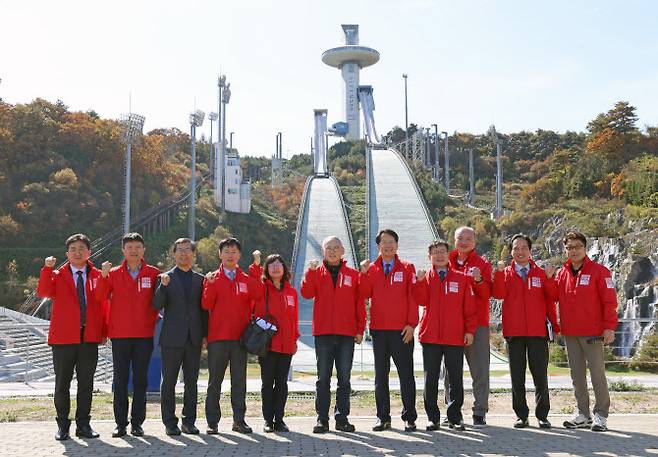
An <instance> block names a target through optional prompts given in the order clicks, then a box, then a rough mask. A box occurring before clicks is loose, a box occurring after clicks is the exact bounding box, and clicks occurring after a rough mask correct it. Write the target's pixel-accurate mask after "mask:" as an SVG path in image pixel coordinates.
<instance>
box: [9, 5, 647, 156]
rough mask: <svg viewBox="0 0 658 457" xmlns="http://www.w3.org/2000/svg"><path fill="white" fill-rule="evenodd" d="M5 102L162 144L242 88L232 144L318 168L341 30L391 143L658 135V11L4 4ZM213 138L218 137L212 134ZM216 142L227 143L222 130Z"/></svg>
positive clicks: (232, 115)
mask: <svg viewBox="0 0 658 457" xmlns="http://www.w3.org/2000/svg"><path fill="white" fill-rule="evenodd" d="M0 22H1V23H0V78H2V83H1V84H0V97H2V98H3V99H4V100H5V101H7V102H10V103H23V102H28V101H30V100H32V99H34V98H36V97H43V98H46V99H49V100H56V99H58V98H59V99H62V100H63V101H64V102H65V103H66V104H68V105H69V106H70V107H71V108H72V109H76V110H77V109H79V110H86V109H89V108H93V109H94V110H96V111H97V112H98V113H99V114H100V115H101V116H103V117H110V118H115V117H118V116H119V114H120V113H122V112H125V111H127V109H128V93H129V92H130V93H132V107H133V111H135V112H137V113H140V114H143V115H145V116H146V126H145V128H146V130H150V129H153V128H158V127H173V126H176V127H178V128H180V129H183V130H185V131H187V130H188V129H189V124H188V123H187V122H188V121H187V119H188V113H189V112H190V111H191V110H192V109H193V108H194V103H195V100H196V106H197V107H198V108H199V109H202V110H204V111H206V112H208V111H210V110H216V97H217V85H216V77H217V74H218V73H219V72H220V71H221V72H223V73H226V74H227V77H228V80H229V81H230V82H231V84H232V85H231V88H232V98H231V102H230V105H229V111H228V114H229V117H228V130H229V131H235V137H234V143H235V144H234V145H235V146H236V147H238V148H239V150H240V152H241V153H243V154H245V153H246V154H250V155H268V156H269V155H271V154H272V153H273V152H274V151H273V150H274V137H275V134H276V132H277V131H282V132H283V134H284V136H283V140H284V154H285V155H288V156H289V155H291V154H292V153H297V152H306V151H308V148H309V141H310V137H311V136H312V134H313V132H312V129H313V109H314V108H327V109H329V123H330V124H331V123H333V122H336V121H339V120H343V113H342V88H341V78H340V74H339V71H338V70H335V69H333V68H330V67H327V66H325V65H324V64H323V63H322V62H321V60H320V56H321V54H322V52H323V51H324V50H326V49H328V48H330V47H334V46H338V45H340V44H342V36H341V35H342V32H341V28H340V24H341V23H358V24H359V25H360V38H361V44H363V45H366V46H371V47H373V48H375V49H377V50H378V51H379V52H380V53H381V60H380V62H379V63H378V64H376V65H375V66H373V67H370V68H367V69H365V70H363V71H362V72H361V82H362V84H372V85H373V86H374V95H375V103H376V111H375V117H376V123H377V128H378V130H379V131H380V133H386V132H387V131H388V130H389V129H390V128H391V127H392V126H394V125H396V124H397V125H403V124H404V111H403V106H404V105H403V100H404V98H403V80H402V73H408V74H409V112H410V114H409V117H410V122H415V123H418V124H421V125H426V126H429V125H430V124H432V123H438V124H439V127H440V129H441V130H448V131H450V132H453V131H455V130H458V131H468V132H473V133H479V132H484V131H485V130H486V129H487V127H488V126H489V125H490V124H491V123H492V122H495V124H496V127H497V129H498V130H499V131H501V132H514V131H520V130H535V129H537V128H543V129H553V130H557V131H564V130H584V128H585V126H586V124H587V122H588V121H589V120H591V119H592V118H593V117H594V116H595V115H596V114H597V113H599V112H602V111H605V110H607V109H609V108H610V107H611V106H612V105H613V104H614V103H615V102H616V101H618V100H628V101H629V102H630V103H631V104H633V105H634V106H636V107H637V108H638V114H639V116H640V126H644V125H656V124H658V91H657V90H656V82H657V81H658V27H656V24H658V3H655V2H653V1H650V0H646V1H632V0H628V1H623V2H622V1H593V0H592V1H575V0H572V1H565V0H554V1H550V2H535V1H485V0H481V1H443V0H442V1H438V0H437V1H434V0H409V1H402V0H400V1H389V0H379V1H358V0H352V1H344V0H334V1H316V0H304V1H302V0H299V1H292V0H291V1H288V0H278V1H275V0H258V1H249V0H239V1H228V0H222V1H219V0H216V1H192V0H187V1H177V2H173V1H157V2H156V1H137V0H132V1H129V0H115V1H112V2H109V1H100V0H99V1H80V0H78V1H63V2H55V1H46V0H44V1H34V0H21V1H20V2H19V1H8V0H0ZM200 131H201V132H205V133H206V134H207V133H208V131H209V124H208V121H206V122H205V123H204V125H203V127H202V128H201V130H200ZM214 131H215V132H216V129H214Z"/></svg>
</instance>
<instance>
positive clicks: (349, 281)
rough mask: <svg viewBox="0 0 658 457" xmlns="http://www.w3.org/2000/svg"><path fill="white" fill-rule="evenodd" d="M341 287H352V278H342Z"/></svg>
mask: <svg viewBox="0 0 658 457" xmlns="http://www.w3.org/2000/svg"><path fill="white" fill-rule="evenodd" d="M343 285H344V286H346V287H352V277H351V276H343Z"/></svg>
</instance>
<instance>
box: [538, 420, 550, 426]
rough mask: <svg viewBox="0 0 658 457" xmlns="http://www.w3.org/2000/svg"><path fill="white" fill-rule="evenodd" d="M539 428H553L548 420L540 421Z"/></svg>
mask: <svg viewBox="0 0 658 457" xmlns="http://www.w3.org/2000/svg"><path fill="white" fill-rule="evenodd" d="M538 422H539V428H551V423H550V422H549V421H548V419H539V421H538Z"/></svg>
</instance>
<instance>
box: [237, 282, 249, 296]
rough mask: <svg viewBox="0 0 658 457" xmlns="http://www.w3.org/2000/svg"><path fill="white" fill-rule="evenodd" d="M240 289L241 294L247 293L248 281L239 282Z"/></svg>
mask: <svg viewBox="0 0 658 457" xmlns="http://www.w3.org/2000/svg"><path fill="white" fill-rule="evenodd" d="M238 290H239V291H240V293H241V294H246V293H247V292H248V290H249V289H247V283H246V282H239V283H238Z"/></svg>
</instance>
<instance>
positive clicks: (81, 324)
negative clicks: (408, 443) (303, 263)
mask: <svg viewBox="0 0 658 457" xmlns="http://www.w3.org/2000/svg"><path fill="white" fill-rule="evenodd" d="M563 241H564V247H565V252H566V254H567V258H568V260H567V262H566V263H565V265H563V267H562V268H560V269H559V270H557V269H556V268H555V267H553V266H546V267H545V268H541V267H540V266H539V265H537V264H536V263H535V261H534V260H532V258H531V248H532V241H531V239H530V238H529V237H527V236H526V235H523V234H517V235H515V236H514V237H513V238H512V240H511V242H510V250H511V254H512V262H511V265H509V266H506V264H505V262H503V261H501V262H498V264H497V265H496V268H495V271H493V268H492V266H491V264H490V263H489V262H488V261H487V260H486V259H485V258H483V257H482V256H480V255H478V253H477V252H476V249H475V247H476V236H475V231H474V230H473V229H472V228H470V227H460V228H458V229H457V230H456V231H455V237H454V249H453V250H450V246H449V244H448V243H447V242H446V241H444V240H436V241H434V242H432V243H431V244H429V246H428V263H429V268H428V271H425V270H421V269H419V270H416V268H415V266H414V265H413V264H411V263H409V262H406V261H404V260H403V259H400V258H399V256H398V254H397V253H398V242H399V237H398V235H397V233H396V232H395V231H393V230H391V229H384V230H381V231H380V232H379V233H378V234H377V237H376V243H377V246H378V249H379V257H378V258H377V259H376V260H375V261H373V262H370V261H369V260H364V261H363V262H361V264H360V270H357V269H354V268H351V267H349V266H348V265H347V262H346V261H345V259H344V253H345V249H344V246H343V244H342V242H341V240H340V239H339V238H337V237H335V236H330V237H327V238H326V239H325V240H324V241H323V243H322V252H323V259H322V260H312V261H310V263H309V266H308V269H307V270H306V271H305V273H304V276H303V278H302V279H301V285H300V290H299V293H300V294H301V296H302V297H304V298H306V299H312V300H313V321H312V329H313V330H312V332H313V336H314V339H315V344H314V346H315V355H316V362H317V382H316V397H315V410H316V413H317V423H316V425H315V426H314V427H313V433H326V432H328V431H329V408H330V403H331V392H330V386H331V378H332V374H333V371H334V369H335V370H336V377H337V390H336V401H335V407H334V414H333V416H334V420H335V429H336V430H339V431H344V432H353V431H354V430H355V427H354V425H353V424H351V423H350V422H349V415H350V394H351V384H350V374H351V370H352V361H353V356H354V348H355V344H361V343H362V341H363V337H364V332H365V329H366V323H367V322H368V328H369V334H370V336H371V338H372V348H373V354H374V365H375V400H376V412H377V421H376V423H375V424H374V426H373V427H372V430H373V431H376V432H377V431H384V430H387V429H390V428H391V410H390V393H389V373H390V369H391V359H392V360H393V362H394V363H395V366H396V369H397V372H398V376H399V380H400V392H401V397H402V405H403V407H402V420H403V421H404V428H405V430H406V431H415V430H416V420H417V411H416V382H415V377H414V362H413V349H414V340H415V337H414V335H415V333H416V328H418V332H417V333H418V340H419V342H420V344H421V345H422V354H423V367H424V381H425V383H424V384H425V387H424V390H423V400H424V408H425V412H426V414H427V418H428V424H427V426H426V430H438V429H439V427H440V426H441V417H440V408H439V401H438V387H439V380H440V373H441V367H442V365H443V366H444V367H445V372H446V376H445V387H446V388H445V402H446V406H447V408H446V417H445V420H444V422H443V423H444V424H445V425H447V426H449V427H450V428H451V429H454V430H464V429H465V425H464V420H463V416H462V412H461V409H462V406H463V402H464V388H463V360H464V357H465V358H466V361H467V364H468V367H469V371H470V374H471V378H472V380H473V397H474V406H473V411H472V416H473V426H475V427H483V426H486V415H487V412H488V405H489V400H488V397H489V354H490V343H489V301H490V298H491V297H493V298H496V299H500V300H502V301H503V305H502V322H503V325H502V327H503V335H504V337H505V340H506V343H507V349H508V356H509V366H510V372H511V379H512V407H513V410H514V412H515V413H516V415H517V420H516V422H515V423H514V427H516V428H524V427H527V426H529V420H528V417H529V414H530V411H529V407H528V405H527V403H526V395H525V394H526V392H525V372H526V365H528V366H529V368H530V372H531V374H532V377H533V381H534V384H535V399H536V404H535V416H536V418H537V420H538V425H539V427H541V428H550V427H551V424H550V422H549V421H548V413H549V410H550V401H549V392H548V375H547V367H548V341H549V340H550V339H552V338H553V337H554V336H555V335H557V334H559V333H561V334H562V335H563V336H564V338H565V341H566V348H567V355H568V360H569V367H570V371H571V377H572V381H573V386H574V393H575V397H576V400H577V404H578V413H577V414H576V415H575V416H574V417H573V418H572V419H570V420H567V421H565V422H564V426H565V427H567V428H584V427H588V428H591V429H592V430H594V431H605V430H606V429H607V424H606V418H607V417H608V412H609V407H610V398H609V394H608V386H607V381H606V376H605V366H604V359H603V345H604V344H608V343H611V342H612V341H613V340H614V330H615V328H616V326H617V312H616V309H617V301H616V292H615V285H614V282H613V280H612V277H611V274H610V272H609V271H608V270H607V269H606V268H605V267H604V266H602V265H600V264H597V263H596V262H594V261H592V260H591V259H589V258H588V257H587V254H586V252H587V251H586V246H587V240H586V238H585V236H584V235H582V234H581V233H578V232H570V233H568V234H567V235H566V236H565V237H564V240H563ZM66 248H67V251H66V257H67V260H68V261H67V262H66V263H65V264H64V265H63V266H62V267H60V268H59V269H55V264H56V259H55V258H54V257H48V258H46V259H45V262H44V267H43V269H42V270H41V275H40V278H39V285H38V295H39V296H40V297H49V298H52V299H53V304H52V313H51V325H50V330H49V337H48V343H49V344H50V345H51V347H52V353H53V365H54V370H55V395H54V402H55V409H56V413H57V416H56V420H57V424H58V430H57V434H56V436H55V438H56V439H57V440H65V439H68V438H69V436H70V435H69V430H70V424H71V420H70V418H69V412H70V398H69V396H70V395H69V391H70V385H71V380H72V377H73V373H74V372H75V373H76V375H77V382H78V390H77V409H76V412H75V422H76V432H75V434H76V436H79V437H84V438H96V437H98V433H96V432H95V431H94V430H93V429H92V428H91V426H90V417H91V400H92V391H93V379H94V372H95V370H96V364H97V360H98V344H100V343H104V342H105V341H106V339H107V338H109V339H111V341H112V358H113V364H114V376H113V392H114V394H113V395H114V398H113V402H114V419H115V422H116V428H115V429H114V431H113V433H112V436H114V437H121V436H124V435H126V434H127V433H128V425H130V433H131V434H132V435H135V436H142V435H143V434H144V430H143V428H142V424H143V422H144V420H145V417H146V388H147V377H148V366H149V361H150V358H151V354H152V351H153V337H154V333H155V326H156V322H157V319H158V317H159V316H160V315H161V316H162V319H163V322H162V331H161V335H160V340H159V341H160V347H161V353H162V383H161V402H160V404H161V416H162V421H163V423H164V426H165V430H166V433H167V434H168V435H179V434H181V433H186V434H198V433H199V429H198V428H197V427H196V425H195V423H196V416H197V397H198V392H197V381H198V374H199V365H200V357H201V352H202V349H204V348H207V351H208V371H209V380H208V391H207V396H206V403H205V415H206V422H207V430H206V431H207V433H208V434H217V433H218V424H219V421H220V418H221V410H220V407H219V400H220V396H221V389H222V382H223V380H224V376H225V373H226V369H227V368H228V367H230V374H231V379H230V384H231V407H232V411H233V417H232V419H233V426H232V429H233V430H234V431H236V432H239V433H251V432H252V429H251V427H250V426H249V425H248V424H247V423H246V421H245V414H246V378H247V360H248V353H247V351H246V349H245V347H244V346H243V345H242V344H241V342H240V339H241V336H242V334H243V333H244V331H245V329H246V328H247V326H249V325H250V323H251V322H254V320H256V319H258V318H262V319H263V320H265V321H267V322H270V323H273V324H274V325H275V328H276V333H275V334H274V336H273V337H272V339H271V345H270V347H269V351H268V352H267V354H266V355H261V356H259V357H258V362H259V365H260V372H261V381H262V387H261V397H262V414H263V419H264V426H263V430H264V431H265V432H286V431H288V427H287V425H286V423H285V422H284V415H285V405H286V400H287V396H288V385H287V378H288V372H289V370H290V366H291V360H292V356H293V355H294V354H295V353H296V351H297V340H298V338H299V336H300V333H299V320H298V307H299V306H298V300H299V297H298V292H297V290H295V288H294V287H293V286H292V285H291V274H290V271H289V270H288V267H287V265H286V262H285V260H284V259H283V258H282V256H280V255H279V254H273V255H270V256H268V257H267V258H266V260H265V261H264V263H263V265H262V266H261V261H260V256H261V254H260V252H258V251H255V252H254V262H253V263H252V264H251V265H250V267H249V269H248V271H247V272H244V271H243V270H241V269H240V267H239V266H238V262H239V260H240V258H241V254H242V246H241V244H240V242H239V241H238V240H237V239H235V238H226V239H223V240H221V242H220V243H219V260H220V265H219V268H218V269H217V270H216V271H213V272H210V273H208V274H206V275H205V276H204V275H202V274H200V273H197V272H195V271H194V270H193V265H194V260H195V243H194V242H193V241H192V240H190V239H188V238H179V239H178V240H176V241H175V242H174V245H173V249H172V250H173V257H174V260H175V264H176V265H175V267H173V268H172V269H170V270H169V271H166V272H160V271H159V270H158V269H157V268H156V267H154V266H151V265H148V264H147V263H146V262H145V261H144V253H145V244H144V240H143V238H142V237H141V235H139V234H137V233H129V234H126V235H125V236H124V237H123V240H122V252H123V255H124V260H123V262H122V264H121V265H120V266H117V267H113V266H112V265H111V264H110V263H109V262H104V263H103V264H102V266H101V269H97V268H96V267H94V265H93V264H92V263H91V261H90V260H89V258H90V255H91V243H90V241H89V238H88V237H86V236H85V235H83V234H76V235H72V236H71V237H69V238H68V239H67V241H66ZM368 301H369V304H370V305H369V310H368V312H367V310H366V303H367V302H368ZM556 303H557V304H558V306H559V316H560V318H559V321H558V317H557V315H558V313H557V310H556ZM419 309H422V316H420V314H421V313H420V312H419ZM419 317H420V318H419ZM587 368H589V371H590V378H591V381H592V385H593V388H594V395H595V405H594V409H593V411H590V400H589V394H588V390H587V380H586V369H587ZM181 369H182V371H183V380H184V397H183V398H184V399H183V410H182V418H181V421H180V424H181V425H180V427H179V419H178V417H177V416H176V401H175V398H176V397H175V386H176V383H177V380H178V376H179V373H180V371H181ZM130 372H132V406H131V408H130V415H129V414H128V413H129V408H128V403H129V395H128V394H129V374H130ZM592 413H593V414H592Z"/></svg>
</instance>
